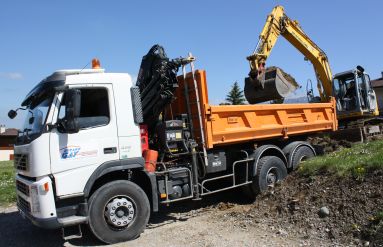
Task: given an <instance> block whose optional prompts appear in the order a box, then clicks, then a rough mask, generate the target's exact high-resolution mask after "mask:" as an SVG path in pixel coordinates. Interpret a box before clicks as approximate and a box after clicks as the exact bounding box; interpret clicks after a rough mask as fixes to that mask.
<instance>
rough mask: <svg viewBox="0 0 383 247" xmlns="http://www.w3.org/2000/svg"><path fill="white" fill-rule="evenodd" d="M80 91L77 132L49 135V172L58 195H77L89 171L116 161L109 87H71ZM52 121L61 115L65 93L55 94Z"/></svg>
mask: <svg viewBox="0 0 383 247" xmlns="http://www.w3.org/2000/svg"><path fill="white" fill-rule="evenodd" d="M75 88H78V89H80V91H81V111H80V117H79V118H78V121H79V126H80V130H79V132H78V133H72V134H69V133H66V131H65V129H62V128H60V127H57V128H55V129H53V130H52V131H51V134H50V154H51V171H52V174H53V176H54V178H55V182H56V193H57V195H58V196H60V195H68V194H76V193H81V191H82V190H83V187H84V186H85V183H86V182H87V180H88V178H89V177H90V175H91V174H92V173H93V171H94V170H95V169H96V168H97V167H98V166H99V165H101V164H103V163H105V162H107V161H113V160H118V159H119V150H118V136H117V123H116V116H115V110H114V109H115V105H114V94H113V87H112V85H111V84H97V85H89V84H87V85H86V86H83V87H77V86H76V87H75ZM57 101H58V102H57V106H56V109H57V111H56V114H55V116H56V119H57V121H56V122H59V121H60V120H61V119H63V118H64V117H65V116H64V115H65V104H66V102H65V93H62V94H60V95H59V97H58V99H57Z"/></svg>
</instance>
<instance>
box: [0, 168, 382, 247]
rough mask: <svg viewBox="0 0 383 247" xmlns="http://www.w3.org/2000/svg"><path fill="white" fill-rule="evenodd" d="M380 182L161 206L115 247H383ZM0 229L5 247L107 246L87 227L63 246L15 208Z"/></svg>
mask: <svg viewBox="0 0 383 247" xmlns="http://www.w3.org/2000/svg"><path fill="white" fill-rule="evenodd" d="M382 181H383V173H382V172H381V171H377V172H375V173H373V174H368V176H366V177H365V178H364V179H355V178H342V179H339V178H338V179H336V177H333V176H324V175H323V176H322V175H319V176H315V177H300V176H297V174H296V173H292V174H291V175H290V176H289V177H288V178H286V179H285V180H284V181H283V182H282V183H280V184H277V185H276V186H275V187H274V188H271V189H270V190H268V191H267V192H265V193H263V194H262V195H260V196H258V198H257V201H256V202H255V203H251V202H249V201H246V200H245V199H243V196H242V194H241V193H240V192H239V191H230V192H222V193H220V194H216V195H212V196H210V197H206V198H204V200H201V201H184V202H179V203H175V204H172V205H171V206H170V207H163V208H161V211H160V213H156V214H153V215H152V217H151V219H150V221H149V225H148V226H147V229H146V230H145V232H144V233H143V234H141V236H140V237H139V238H137V239H135V240H133V241H130V242H125V243H119V244H115V245H112V246H120V247H121V246H149V247H150V246H155V247H161V246H209V247H210V246H211V247H213V246H220V247H221V246H230V247H232V246H383V220H382V219H380V220H379V221H377V220H378V218H374V217H375V214H376V213H379V212H383V206H382V205H383V182H382ZM321 209H323V212H322V213H324V215H322V216H321V213H320V214H318V213H319V211H321ZM374 222H375V223H374ZM379 222H380V223H379ZM0 229H1V231H0V246H16V247H18V246H105V245H103V244H102V243H100V242H98V241H97V240H96V239H95V238H94V237H93V236H92V234H91V233H90V232H89V230H88V229H87V227H86V226H83V227H82V229H83V235H84V236H83V238H81V239H72V240H69V241H64V240H63V239H62V238H61V231H60V230H44V229H40V228H37V227H35V226H33V225H32V224H31V223H30V222H29V221H27V220H24V219H23V218H22V217H21V216H20V215H19V213H18V212H17V209H16V207H14V206H12V207H7V208H0Z"/></svg>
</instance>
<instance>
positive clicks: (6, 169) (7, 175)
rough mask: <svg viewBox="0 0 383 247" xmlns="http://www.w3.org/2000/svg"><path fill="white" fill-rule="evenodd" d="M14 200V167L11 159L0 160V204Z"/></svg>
mask: <svg viewBox="0 0 383 247" xmlns="http://www.w3.org/2000/svg"><path fill="white" fill-rule="evenodd" d="M15 202H16V188H15V169H14V168H13V161H0V206H8V205H10V204H12V203H15Z"/></svg>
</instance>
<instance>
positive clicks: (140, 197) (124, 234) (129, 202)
mask: <svg viewBox="0 0 383 247" xmlns="http://www.w3.org/2000/svg"><path fill="white" fill-rule="evenodd" d="M149 215H150V204H149V200H148V197H147V196H146V194H145V192H144V191H143V190H142V189H141V188H140V187H139V186H138V185H136V184H135V183H132V182H130V181H125V180H118V181H114V182H111V183H107V184H105V185H103V186H102V187H100V188H99V189H97V190H96V191H95V192H94V193H93V195H92V196H91V197H90V199H89V227H90V230H91V231H92V233H93V234H94V235H95V236H96V237H97V238H98V239H99V240H101V241H102V242H104V243H108V244H110V243H117V242H123V241H128V240H132V239H135V238H137V237H138V236H139V235H140V234H141V233H142V232H143V231H144V229H145V227H146V224H147V223H148V221H149Z"/></svg>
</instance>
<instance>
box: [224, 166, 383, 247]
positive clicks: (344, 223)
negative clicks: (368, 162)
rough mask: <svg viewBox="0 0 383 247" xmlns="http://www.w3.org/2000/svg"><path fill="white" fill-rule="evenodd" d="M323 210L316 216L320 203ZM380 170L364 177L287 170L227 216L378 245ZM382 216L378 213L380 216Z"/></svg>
mask: <svg viewBox="0 0 383 247" xmlns="http://www.w3.org/2000/svg"><path fill="white" fill-rule="evenodd" d="M322 207H327V208H328V209H329V212H330V213H329V215H328V216H327V217H324V218H322V217H320V216H319V214H318V212H319V210H320V208H322ZM382 212H383V172H381V171H376V172H375V173H373V174H368V175H366V177H364V178H358V179H356V178H335V177H333V176H326V174H323V175H320V176H314V177H301V176H299V175H298V174H292V175H290V176H289V177H288V178H287V179H285V181H283V182H282V183H281V184H278V185H277V186H276V187H275V188H271V189H270V190H268V191H267V192H265V193H264V194H262V195H260V196H259V197H258V198H257V201H256V202H255V203H254V204H253V205H250V206H243V207H238V208H236V210H233V211H232V212H231V213H230V214H229V215H230V217H232V218H234V219H236V221H237V222H241V223H240V224H245V225H246V226H259V225H262V226H263V227H265V226H269V227H270V228H271V229H274V231H275V232H276V233H278V234H288V235H289V236H291V237H294V238H303V239H307V240H308V241H310V240H314V242H315V241H320V240H327V241H331V243H332V244H334V245H346V246H347V245H348V246H354V245H356V246H358V245H362V246H383V219H381V218H377V216H376V215H377V214H378V213H382ZM382 218H383V217H382Z"/></svg>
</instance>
